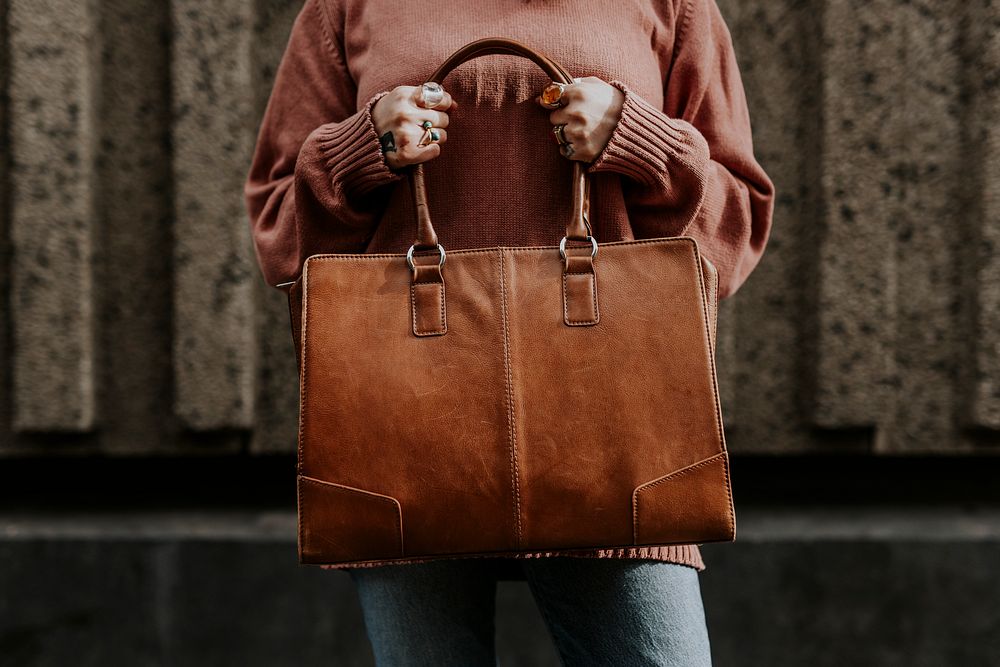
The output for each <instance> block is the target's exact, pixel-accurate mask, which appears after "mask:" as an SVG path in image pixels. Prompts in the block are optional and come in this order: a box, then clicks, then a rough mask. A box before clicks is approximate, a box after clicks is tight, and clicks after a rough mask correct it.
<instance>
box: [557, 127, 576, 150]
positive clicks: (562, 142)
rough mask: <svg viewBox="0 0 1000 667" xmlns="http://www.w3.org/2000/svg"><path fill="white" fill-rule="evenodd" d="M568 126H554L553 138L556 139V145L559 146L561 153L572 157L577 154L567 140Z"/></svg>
mask: <svg viewBox="0 0 1000 667" xmlns="http://www.w3.org/2000/svg"><path fill="white" fill-rule="evenodd" d="M565 130H566V125H565V124H562V125H553V126H552V136H553V137H555V140H556V143H558V144H559V152H560V153H562V154H563V155H564V156H565V157H571V156H572V155H573V153H574V152H575V149H574V148H573V144H572V143H570V142H569V141H567V140H566V135H565V133H564V132H565Z"/></svg>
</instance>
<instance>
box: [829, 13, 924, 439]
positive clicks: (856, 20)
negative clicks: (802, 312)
mask: <svg viewBox="0 0 1000 667" xmlns="http://www.w3.org/2000/svg"><path fill="white" fill-rule="evenodd" d="M905 4H907V3H906V2H904V0H830V2H828V3H826V5H825V8H824V9H823V42H822V44H823V46H824V50H823V70H824V79H823V95H824V102H825V104H824V109H823V113H824V127H823V154H822V165H823V174H822V186H823V198H824V216H823V219H822V220H821V221H820V224H821V226H822V235H821V238H820V246H819V262H818V266H817V270H818V272H819V276H818V277H819V285H818V290H819V291H818V303H817V306H818V312H817V315H818V318H819V324H818V330H817V335H818V345H817V353H818V358H817V360H816V364H817V369H816V395H815V412H814V420H815V423H816V424H817V425H819V426H824V427H829V428H840V427H872V426H876V425H879V424H883V423H887V422H891V421H892V411H893V406H892V403H891V401H892V397H893V393H892V391H891V385H892V382H893V377H894V375H895V368H894V363H893V346H892V337H893V333H894V329H895V313H894V309H895V304H896V275H897V274H896V266H895V264H896V256H897V248H896V244H895V236H894V234H893V228H894V226H895V224H896V223H897V221H898V218H899V215H900V212H901V203H902V200H903V196H904V195H903V188H904V187H905V183H906V181H907V180H908V179H911V178H912V171H911V170H910V168H909V167H910V165H908V164H906V163H905V162H902V163H901V162H900V161H899V159H898V152H897V151H898V149H899V147H900V146H903V145H904V142H905V140H906V137H905V136H904V135H903V134H902V133H901V132H902V130H903V128H904V125H905V113H906V112H907V109H906V108H905V107H904V106H902V105H901V104H900V103H899V102H900V100H901V99H902V96H903V95H904V94H905V87H904V85H903V81H904V79H905V77H906V76H909V75H910V74H911V73H910V72H904V71H901V67H902V66H903V65H904V63H903V62H901V61H900V54H901V52H902V50H903V49H904V45H905V38H906V35H905V21H904V20H902V15H901V7H902V6H903V5H905Z"/></svg>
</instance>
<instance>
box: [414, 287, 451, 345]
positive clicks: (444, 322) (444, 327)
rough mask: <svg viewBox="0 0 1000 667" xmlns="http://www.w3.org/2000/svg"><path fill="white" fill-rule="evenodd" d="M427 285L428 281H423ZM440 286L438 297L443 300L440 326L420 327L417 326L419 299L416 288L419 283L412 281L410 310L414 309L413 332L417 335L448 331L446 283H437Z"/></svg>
mask: <svg viewBox="0 0 1000 667" xmlns="http://www.w3.org/2000/svg"><path fill="white" fill-rule="evenodd" d="M421 284H422V285H426V284H427V283H421ZM435 286H436V287H437V288H438V299H439V300H440V302H441V319H440V320H439V324H438V327H437V328H435V329H418V328H417V299H416V288H417V283H410V310H411V311H412V318H413V333H414V334H415V335H417V336H427V335H428V334H434V333H446V332H447V331H448V321H447V320H446V319H445V310H444V304H445V298H444V294H445V292H444V283H435Z"/></svg>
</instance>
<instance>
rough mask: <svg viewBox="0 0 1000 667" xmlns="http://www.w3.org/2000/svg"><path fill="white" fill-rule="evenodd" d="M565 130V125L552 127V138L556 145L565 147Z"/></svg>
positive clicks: (566, 142)
mask: <svg viewBox="0 0 1000 667" xmlns="http://www.w3.org/2000/svg"><path fill="white" fill-rule="evenodd" d="M565 129H566V125H565V124H563V125H553V126H552V136H553V137H555V139H556V143H557V144H559V145H560V146H565V145H566V144H568V143H569V142H568V141H566V135H565V134H564V131H565Z"/></svg>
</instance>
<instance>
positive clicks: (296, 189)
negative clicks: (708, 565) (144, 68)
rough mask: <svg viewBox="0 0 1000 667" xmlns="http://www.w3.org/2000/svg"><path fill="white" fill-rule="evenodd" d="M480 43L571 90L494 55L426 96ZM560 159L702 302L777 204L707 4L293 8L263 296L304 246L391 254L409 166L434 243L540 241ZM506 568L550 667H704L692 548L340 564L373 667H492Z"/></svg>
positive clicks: (730, 272) (549, 239)
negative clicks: (694, 253) (686, 254)
mask: <svg viewBox="0 0 1000 667" xmlns="http://www.w3.org/2000/svg"><path fill="white" fill-rule="evenodd" d="M493 36H503V37H509V38H512V39H515V40H517V41H520V42H523V43H525V44H527V45H528V46H531V47H533V48H535V49H537V50H540V51H542V52H544V53H546V54H547V55H549V56H551V57H552V58H553V59H554V60H555V61H556V62H559V63H560V64H562V65H563V66H564V67H566V68H567V69H568V70H569V71H570V72H571V73H572V74H573V76H574V77H577V78H576V79H575V83H573V84H571V85H567V86H565V87H562V88H560V87H555V88H552V87H551V86H550V84H551V82H550V81H548V80H547V79H546V77H545V76H544V74H543V73H542V71H541V70H540V69H538V68H537V66H536V65H534V64H533V63H531V62H530V61H528V60H525V59H523V58H518V57H514V56H508V55H491V56H483V57H479V58H477V59H474V60H472V61H469V62H467V63H464V64H463V65H461V66H459V67H458V68H456V69H455V70H454V71H453V72H452V73H451V74H449V75H448V77H446V79H445V81H444V82H443V84H444V86H443V88H442V89H440V90H438V89H436V88H435V87H434V86H423V85H421V84H422V83H423V82H425V81H426V79H427V78H428V77H429V76H430V75H431V73H432V72H433V71H434V69H435V68H436V67H437V66H438V65H439V64H440V63H441V62H443V61H444V60H445V58H447V56H448V55H450V54H451V53H452V52H453V51H454V50H455V49H457V48H458V47H460V46H462V45H464V44H466V43H468V42H470V41H473V40H475V39H479V38H482V37H493ZM543 93H544V94H543ZM552 138H554V139H555V141H554V142H550V139H552ZM449 142H450V145H446V144H448V143H449ZM570 160H577V161H581V162H583V163H585V164H586V165H587V166H586V171H587V173H588V174H589V180H590V221H591V225H592V229H593V235H594V237H595V238H596V239H597V241H598V242H599V243H603V242H607V241H613V240H620V239H634V238H656V237H664V236H681V235H686V236H692V237H694V238H695V239H696V240H697V241H698V244H699V247H700V250H701V252H702V254H703V255H704V256H706V257H707V258H708V259H710V260H711V261H712V263H713V264H714V265H715V266H716V268H717V269H718V272H719V279H720V282H719V294H720V297H721V298H725V297H728V296H730V295H732V294H733V293H734V292H735V291H736V290H737V289H738V288H739V286H740V285H741V284H742V283H743V281H744V280H745V279H746V278H747V276H748V275H749V273H750V272H751V271H752V270H753V268H754V267H755V266H756V264H757V263H758V261H759V259H760V256H761V254H762V253H763V250H764V247H765V244H766V242H767V239H768V235H769V231H770V226H771V216H772V211H773V202H774V189H773V185H772V183H771V181H770V179H769V178H768V176H767V174H766V173H765V172H764V170H763V169H762V168H761V166H760V165H759V164H758V162H757V161H756V159H755V158H754V154H753V146H752V141H751V132H750V119H749V114H748V111H747V106H746V99H745V95H744V91H743V87H742V82H741V80H740V75H739V71H738V68H737V63H736V60H735V56H734V54H733V49H732V42H731V39H730V35H729V32H728V29H727V27H726V25H725V23H724V22H723V19H722V17H721V15H720V13H719V10H718V7H717V6H716V4H715V0H624V1H623V2H603V1H598V0H589V1H584V0H578V1H574V2H569V1H568V0H562V1H557V0H548V1H545V0H534V1H533V2H530V1H528V2H525V1H522V0H490V1H489V2H485V1H484V2H468V1H467V0H466V1H464V2H452V1H451V0H438V1H437V2H434V3H429V2H427V3H425V2H422V1H421V2H417V3H416V4H414V3H412V2H411V3H404V4H399V3H395V2H388V1H387V0H306V2H305V6H304V7H303V9H302V11H301V13H300V14H299V16H298V19H297V20H296V22H295V25H294V27H293V30H292V33H291V36H290V39H289V43H288V47H287V50H286V52H285V55H284V58H283V60H282V63H281V65H280V67H279V70H278V73H277V77H276V80H275V84H274V89H273V91H272V94H271V98H270V101H269V103H268V107H267V110H266V112H265V116H264V119H263V123H262V125H261V129H260V136H259V138H258V143H257V147H256V151H255V154H254V159H253V164H252V167H251V170H250V174H249V177H248V180H247V184H246V200H247V207H248V211H249V214H250V220H251V224H252V232H253V240H254V244H255V248H256V252H257V257H258V260H259V263H260V267H261V270H262V272H263V275H264V278H265V280H266V281H267V282H268V283H269V284H271V285H275V286H282V285H284V284H287V283H289V282H291V281H294V280H295V279H296V278H297V277H298V276H299V274H300V273H301V270H302V264H303V262H304V261H305V259H306V257H308V256H309V255H311V254H315V253H321V252H326V253H329V252H389V253H404V252H406V250H407V249H408V248H409V247H410V245H411V243H412V242H413V240H414V238H413V237H414V220H415V214H414V211H413V209H412V201H411V199H410V196H409V192H408V188H407V187H406V184H402V183H400V181H402V180H405V171H404V170H405V168H406V167H408V166H409V165H413V164H416V163H428V164H427V165H426V166H425V178H426V183H427V193H428V200H429V206H430V209H431V212H432V215H434V216H435V217H434V221H435V228H436V229H437V232H438V234H439V237H440V238H441V241H442V244H443V245H444V246H445V247H446V248H448V249H453V248H454V249H458V248H475V247H486V246H497V245H506V246H517V245H555V244H557V243H558V242H559V240H560V239H561V238H562V235H563V233H564V231H565V221H566V215H567V212H568V206H569V204H568V195H569V192H570V191H571V189H570V177H571V173H572V169H570V163H569V161H570ZM511 567H515V568H518V570H519V572H520V574H521V575H522V576H524V577H525V578H526V579H527V581H528V583H529V585H530V587H531V590H532V592H533V594H534V596H535V599H536V601H537V603H538V605H539V608H540V609H541V612H542V615H543V617H544V618H545V620H546V623H547V624H548V627H549V629H550V631H551V632H552V634H553V637H554V639H555V642H556V646H557V648H558V650H559V652H560V654H561V656H562V658H563V661H564V662H565V663H566V664H579V665H583V664H593V665H684V666H685V667H697V666H701V665H708V664H710V662H711V658H710V652H709V642H708V633H707V630H706V625H705V618H704V612H703V609H702V601H701V593H700V588H699V581H698V573H699V572H700V571H702V570H704V568H705V565H704V563H703V562H702V560H701V555H700V553H699V550H698V546H697V545H694V544H691V545H677V546H671V547H640V548H632V549H602V550H587V551H579V550H578V551H567V552H544V553H534V554H523V555H521V557H518V558H516V559H515V558H507V559H482V558H473V559H457V560H448V561H436V562H429V563H417V564H407V565H388V566H380V567H372V568H352V569H350V572H351V575H352V577H353V579H354V581H355V582H356V584H357V587H358V592H359V595H360V599H361V603H362V608H363V611H364V617H365V622H366V627H367V631H368V635H369V638H370V639H371V641H372V646H373V648H374V652H375V655H376V658H377V661H378V664H380V665H492V664H495V661H496V657H495V653H494V647H493V603H494V595H495V591H496V580H497V578H498V577H501V576H503V572H504V571H505V570H503V569H502V568H511ZM507 571H509V570H507Z"/></svg>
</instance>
